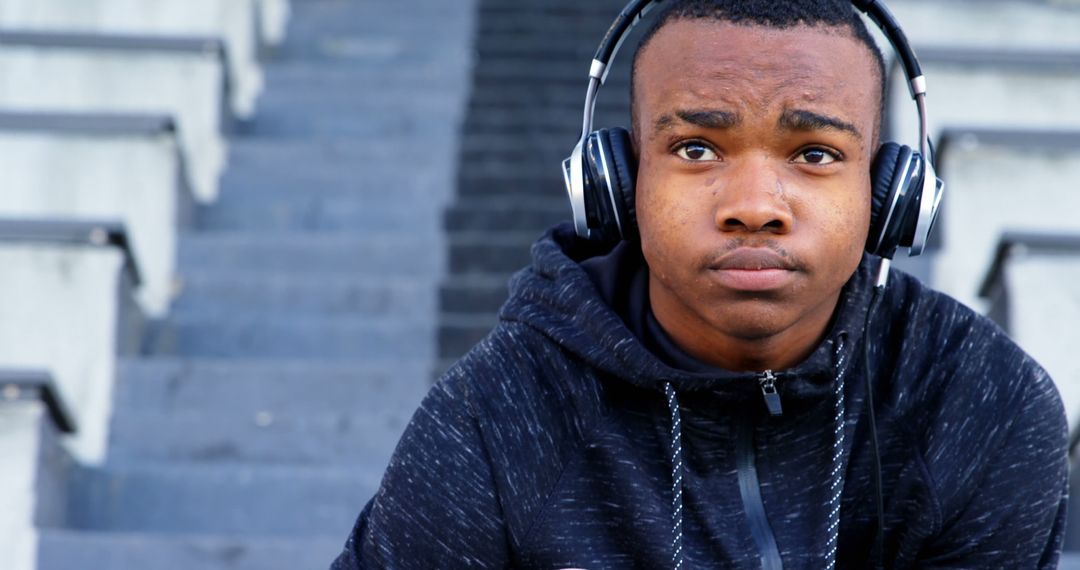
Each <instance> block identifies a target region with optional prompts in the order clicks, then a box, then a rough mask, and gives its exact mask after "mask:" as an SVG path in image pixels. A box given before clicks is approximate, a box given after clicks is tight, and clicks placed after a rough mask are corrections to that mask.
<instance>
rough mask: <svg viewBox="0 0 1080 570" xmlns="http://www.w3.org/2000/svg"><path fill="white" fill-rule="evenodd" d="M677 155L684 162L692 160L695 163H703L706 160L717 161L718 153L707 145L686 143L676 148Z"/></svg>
mask: <svg viewBox="0 0 1080 570" xmlns="http://www.w3.org/2000/svg"><path fill="white" fill-rule="evenodd" d="M675 154H676V155H678V157H679V158H681V159H683V160H690V161H694V162H701V161H706V160H717V159H718V158H720V157H718V156H717V155H716V151H714V150H713V149H711V148H709V147H708V146H707V145H705V144H703V143H699V142H694V141H690V142H686V143H682V144H680V145H679V146H677V147H675Z"/></svg>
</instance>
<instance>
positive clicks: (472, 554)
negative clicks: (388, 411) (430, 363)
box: [331, 378, 509, 570]
mask: <svg viewBox="0 0 1080 570" xmlns="http://www.w3.org/2000/svg"><path fill="white" fill-rule="evenodd" d="M447 380H448V378H444V379H443V381H440V382H439V383H437V384H436V385H435V387H434V388H432V391H431V392H430V393H429V394H428V396H427V397H426V398H425V400H424V402H423V403H422V404H421V406H420V409H419V410H417V412H416V414H415V415H414V416H413V418H412V420H411V421H410V422H409V425H408V427H406V429H405V433H404V435H403V436H402V438H401V441H400V442H399V443H398V446H397V448H396V450H395V451H394V454H393V457H392V458H391V460H390V465H389V467H388V468H387V471H386V474H385V475H384V476H383V480H382V484H381V485H380V488H379V490H378V492H377V493H376V495H375V497H374V498H373V499H372V500H371V502H370V503H368V505H367V506H366V507H365V508H364V510H363V512H361V513H360V516H359V517H358V519H357V522H356V525H355V527H354V528H353V531H352V534H351V535H350V536H349V539H348V542H347V543H346V544H345V548H344V550H343V551H342V553H341V555H340V556H339V557H338V559H337V560H336V561H335V562H334V563H333V566H332V567H331V569H332V570H358V569H361V568H363V569H376V568H401V569H413V568H416V569H425V570H427V569H431V568H448V569H453V568H502V567H506V566H508V565H509V562H508V557H509V552H508V546H507V545H508V542H507V538H506V531H505V525H504V522H503V516H502V512H501V508H500V505H499V500H498V496H497V494H496V491H495V484H494V482H493V476H492V469H491V466H490V464H489V459H488V456H487V453H486V448H485V446H484V445H483V441H482V438H481V434H480V430H479V425H478V423H477V421H476V419H475V415H474V414H472V413H471V412H470V408H469V406H468V403H467V401H466V398H465V393H464V392H463V391H461V392H459V391H457V390H455V386H460V384H455V383H452V382H448V381H447Z"/></svg>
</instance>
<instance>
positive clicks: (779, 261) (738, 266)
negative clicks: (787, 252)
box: [709, 247, 795, 271]
mask: <svg viewBox="0 0 1080 570" xmlns="http://www.w3.org/2000/svg"><path fill="white" fill-rule="evenodd" d="M709 269H714V270H718V271H719V270H735V271H760V270H764V269H783V270H786V271H794V270H795V264H794V263H792V262H790V261H788V260H787V259H786V258H785V257H784V256H782V255H780V254H779V253H777V252H775V251H773V250H771V249H766V248H763V247H740V248H738V249H736V250H734V251H731V252H730V253H727V254H725V255H723V256H721V257H720V259H718V260H716V261H715V262H714V263H713V264H712V265H710V266H709Z"/></svg>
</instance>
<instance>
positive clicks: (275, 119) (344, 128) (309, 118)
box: [245, 86, 457, 140]
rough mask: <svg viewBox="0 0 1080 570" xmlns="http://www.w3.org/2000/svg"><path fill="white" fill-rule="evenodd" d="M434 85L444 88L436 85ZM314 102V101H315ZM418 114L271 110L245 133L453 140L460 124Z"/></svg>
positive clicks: (328, 109) (345, 110) (436, 116)
mask: <svg viewBox="0 0 1080 570" xmlns="http://www.w3.org/2000/svg"><path fill="white" fill-rule="evenodd" d="M432 88H443V87H442V86H433V87H432ZM313 105H314V103H313ZM439 116H441V115H439V114H437V113H431V114H429V115H428V116H424V115H421V114H415V113H404V112H401V113H380V114H378V115H375V114H370V113H369V114H351V112H350V110H349V109H338V108H333V107H329V108H319V109H318V110H313V111H311V112H308V113H304V114H300V113H267V114H265V115H261V116H259V117H258V118H257V119H256V120H255V121H254V122H253V123H252V124H251V125H250V126H247V127H245V132H246V133H247V134H251V135H259V136H278V137H284V136H307V137H326V136H353V137H367V138H377V137H386V136H394V135H407V136H413V137H432V138H435V139H437V140H450V138H451V137H452V136H453V135H454V134H456V133H457V126H456V125H453V124H447V122H445V121H439V120H436V119H437V118H438V117H439Z"/></svg>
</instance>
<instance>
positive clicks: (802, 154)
mask: <svg viewBox="0 0 1080 570" xmlns="http://www.w3.org/2000/svg"><path fill="white" fill-rule="evenodd" d="M837 160H840V155H839V153H837V152H835V151H831V150H828V149H824V148H820V147H813V148H808V149H804V150H801V151H799V153H798V154H796V155H795V160H794V162H796V163H797V164H815V165H823V164H832V163H833V162H836V161H837Z"/></svg>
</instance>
